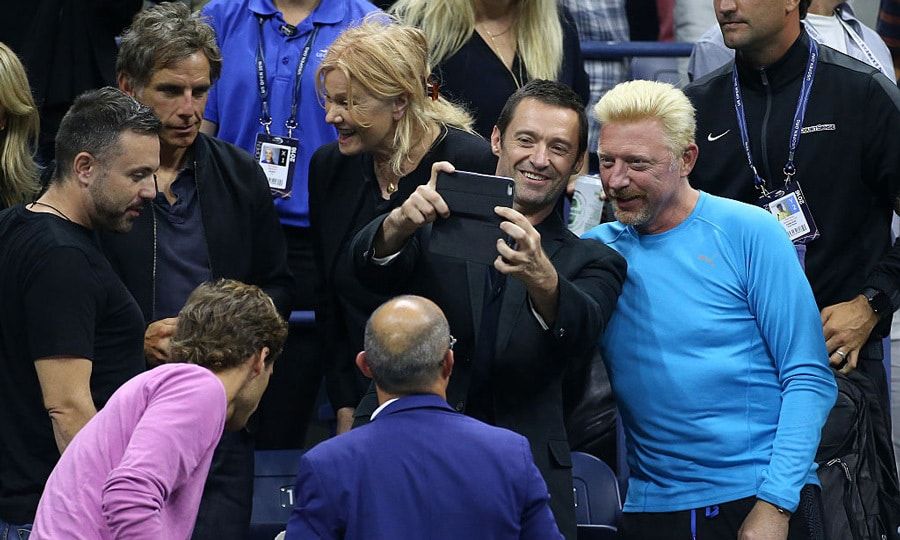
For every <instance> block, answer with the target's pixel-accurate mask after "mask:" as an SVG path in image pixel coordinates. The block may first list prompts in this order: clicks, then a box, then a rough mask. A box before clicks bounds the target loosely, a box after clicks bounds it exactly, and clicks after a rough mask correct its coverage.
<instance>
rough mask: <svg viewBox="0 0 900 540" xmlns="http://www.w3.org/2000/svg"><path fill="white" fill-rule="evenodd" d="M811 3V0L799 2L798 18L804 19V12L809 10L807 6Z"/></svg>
mask: <svg viewBox="0 0 900 540" xmlns="http://www.w3.org/2000/svg"><path fill="white" fill-rule="evenodd" d="M810 3H812V0H800V7H799V9H800V18H801V19H805V18H806V12H807V11H808V10H809V4H810Z"/></svg>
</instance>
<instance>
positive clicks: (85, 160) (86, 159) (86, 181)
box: [60, 152, 97, 186]
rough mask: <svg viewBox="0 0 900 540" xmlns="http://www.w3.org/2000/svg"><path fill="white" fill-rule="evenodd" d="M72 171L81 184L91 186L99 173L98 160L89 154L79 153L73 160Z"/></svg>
mask: <svg viewBox="0 0 900 540" xmlns="http://www.w3.org/2000/svg"><path fill="white" fill-rule="evenodd" d="M60 165H62V164H60ZM72 171H73V172H74V173H75V178H76V179H77V180H78V183H79V184H81V185H84V186H89V185H91V184H92V183H93V181H94V178H95V176H96V172H97V158H95V157H94V156H92V155H91V154H89V153H88V152H79V153H78V155H76V156H75V159H73V160H72Z"/></svg>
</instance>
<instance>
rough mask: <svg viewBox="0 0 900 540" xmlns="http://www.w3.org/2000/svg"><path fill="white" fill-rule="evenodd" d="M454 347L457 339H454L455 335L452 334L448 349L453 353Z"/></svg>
mask: <svg viewBox="0 0 900 540" xmlns="http://www.w3.org/2000/svg"><path fill="white" fill-rule="evenodd" d="M454 345H456V338H455V337H453V334H450V346H449V347H448V348H449V349H450V350H451V351H452V350H453V346H454Z"/></svg>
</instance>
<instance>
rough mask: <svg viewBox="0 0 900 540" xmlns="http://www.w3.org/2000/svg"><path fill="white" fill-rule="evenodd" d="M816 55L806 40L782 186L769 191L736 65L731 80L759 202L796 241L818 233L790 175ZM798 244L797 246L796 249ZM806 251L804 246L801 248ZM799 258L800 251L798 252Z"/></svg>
mask: <svg viewBox="0 0 900 540" xmlns="http://www.w3.org/2000/svg"><path fill="white" fill-rule="evenodd" d="M818 57H819V46H818V45H817V44H816V41H815V40H814V39H810V40H809V62H808V63H807V67H806V71H805V72H804V74H803V81H802V83H801V85H800V97H799V98H797V109H796V110H795V111H794V120H793V122H792V123H791V136H790V139H789V148H788V159H787V163H786V164H785V166H784V188H783V189H776V190H773V191H769V190H768V189H767V188H766V181H765V180H763V179H762V178H761V177H760V176H759V173H758V172H757V170H756V166H755V165H754V164H753V153H752V151H751V150H750V137H749V136H748V135H747V118H746V116H745V114H744V100H743V97H742V95H741V85H740V80H739V79H738V70H737V66H735V67H734V70H733V72H732V73H733V77H732V78H733V83H734V110H735V112H736V113H737V122H738V128H739V131H740V135H741V143H742V144H743V145H744V151H745V152H746V154H747V162H748V163H749V164H750V170H751V171H752V172H753V184H754V185H755V186H756V188H757V189H758V190H759V192H760V197H759V201H758V204H759V205H760V206H762V207H763V208H764V209H766V210H768V211H769V212H771V213H772V214H773V215H774V216H775V217H776V218H777V219H778V221H779V222H781V225H782V226H783V227H784V229H785V231H787V233H788V236H789V237H790V239H791V241H792V242H794V244H795V245H798V244H807V243H809V242H811V241H813V240H815V239H816V238H818V237H819V230H818V229H817V228H816V223H815V221H813V217H812V213H811V212H810V209H809V205H808V204H807V203H806V198H805V197H804V196H803V191H802V190H801V189H800V184H799V182H797V181H796V180H794V179H793V177H794V175H796V174H797V169H796V167H795V166H794V154H795V153H796V151H797V145H798V144H799V143H800V134H801V133H802V130H803V118H804V116H805V115H806V106H807V105H808V104H809V95H810V93H811V92H812V86H813V81H814V80H815V77H816V64H817V62H818ZM799 251H800V248H798V252H799ZM803 251H804V252H805V249H804V250H803ZM801 261H802V254H801Z"/></svg>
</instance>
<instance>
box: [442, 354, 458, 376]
mask: <svg viewBox="0 0 900 540" xmlns="http://www.w3.org/2000/svg"><path fill="white" fill-rule="evenodd" d="M454 362H456V360H455V359H454V357H453V351H451V350H450V349H447V352H446V353H445V354H444V359H443V360H442V361H441V377H443V378H444V379H450V374H452V373H453V364H454Z"/></svg>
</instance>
